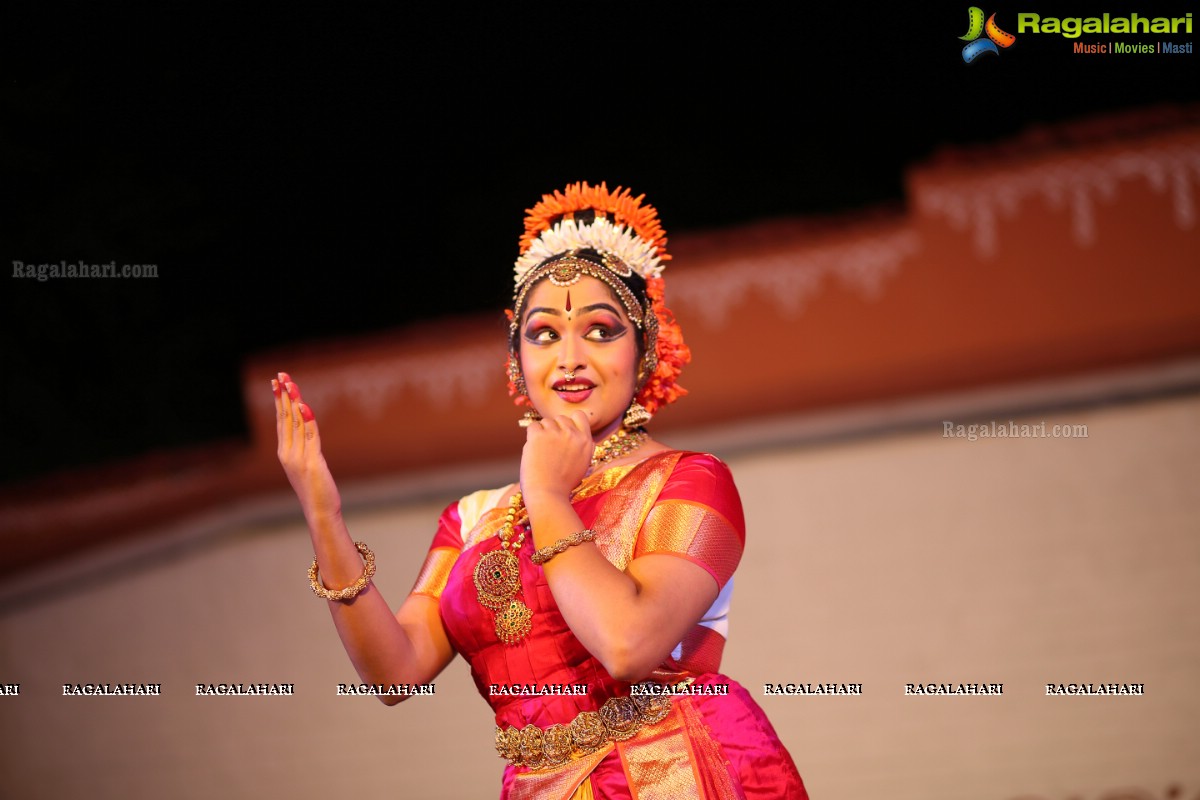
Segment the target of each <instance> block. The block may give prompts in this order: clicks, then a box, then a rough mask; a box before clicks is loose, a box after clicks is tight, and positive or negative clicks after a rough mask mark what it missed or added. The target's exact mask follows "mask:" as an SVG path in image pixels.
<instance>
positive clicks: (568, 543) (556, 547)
mask: <svg viewBox="0 0 1200 800" xmlns="http://www.w3.org/2000/svg"><path fill="white" fill-rule="evenodd" d="M595 539H596V534H594V533H592V529H591V528H584V529H583V530H581V531H580V532H579V533H575V534H572V535H570V536H568V537H567V538H565V539H559V540H558V541H557V542H555V543H554V544H553V545H551V546H550V547H543V548H542V549H541V550H535V551H534V553H533V555H532V556H530V557H529V560H530V561H532V562H533V563H535V564H545V563H546V562H547V561H549V560H550V559H552V558H554V557H555V556H556V555H558V554H559V553H565V552H567V548H568V547H574V546H575V545H577V544H583V543H584V542H591V541H595Z"/></svg>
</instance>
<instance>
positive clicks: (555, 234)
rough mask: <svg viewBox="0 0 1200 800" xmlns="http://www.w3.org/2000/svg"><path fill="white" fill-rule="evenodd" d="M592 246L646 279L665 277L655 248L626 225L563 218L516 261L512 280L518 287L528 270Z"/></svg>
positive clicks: (605, 220)
mask: <svg viewBox="0 0 1200 800" xmlns="http://www.w3.org/2000/svg"><path fill="white" fill-rule="evenodd" d="M589 247H590V248H592V249H593V250H597V251H599V252H604V253H611V254H612V255H614V256H616V257H617V258H619V259H621V260H622V261H623V262H625V263H626V264H628V265H629V267H630V268H631V269H633V271H634V272H636V273H638V274H639V275H641V276H642V277H643V278H660V277H662V270H663V267H662V263H661V259H660V258H659V257H658V255H657V253H656V250H655V248H654V245H652V244H650V243H649V242H647V241H646V240H645V239H643V238H641V237H640V236H638V235H637V234H636V233H634V232H633V230H632V229H630V228H627V227H626V226H624V225H613V224H612V223H611V222H609V221H608V220H607V219H605V218H603V217H602V218H600V219H597V220H595V221H594V222H591V223H589V224H586V225H580V224H577V223H576V222H575V220H573V219H564V220H562V221H560V222H559V223H558V224H557V225H555V226H554V227H553V228H548V229H547V230H544V231H542V233H541V235H540V236H538V238H537V239H535V240H534V241H533V244H531V245H530V246H529V249H528V250H526V251H525V254H524V255H522V256H521V257H520V258H518V259H517V262H516V264H515V265H514V266H513V272H514V273H515V275H514V276H513V280H514V282H515V283H518V284H519V283H520V282H521V279H522V278H524V277H525V275H526V273H528V272H529V270H531V269H533V268H534V267H536V266H537V265H538V264H540V263H542V262H543V261H545V260H546V259H548V258H552V257H553V256H557V255H560V254H562V253H565V252H567V251H568V250H583V249H586V248H589Z"/></svg>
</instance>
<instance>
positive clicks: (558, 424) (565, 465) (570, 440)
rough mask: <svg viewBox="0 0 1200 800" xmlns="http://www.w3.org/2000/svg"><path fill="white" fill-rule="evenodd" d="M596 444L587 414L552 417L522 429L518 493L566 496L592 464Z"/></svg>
mask: <svg viewBox="0 0 1200 800" xmlns="http://www.w3.org/2000/svg"><path fill="white" fill-rule="evenodd" d="M595 449H596V445H595V442H594V441H593V440H592V429H591V424H590V422H589V421H588V417H587V414H585V413H583V412H582V411H576V412H574V413H572V414H571V415H570V416H562V417H552V418H550V419H544V420H542V421H540V422H535V423H533V424H532V425H530V426H529V427H528V428H526V429H525V447H524V448H523V449H522V451H521V493H522V494H523V495H524V496H525V497H531V496H535V497H537V496H557V497H562V498H566V497H569V496H570V494H571V491H572V490H573V489H574V488H575V487H576V486H578V485H579V484H580V482H581V481H582V480H583V478H584V476H585V475H587V471H588V469H589V468H590V467H591V465H592V454H593V453H594V452H595Z"/></svg>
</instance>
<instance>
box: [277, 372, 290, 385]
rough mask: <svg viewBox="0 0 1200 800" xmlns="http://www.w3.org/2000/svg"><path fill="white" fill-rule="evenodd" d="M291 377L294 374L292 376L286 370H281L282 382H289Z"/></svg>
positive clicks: (280, 377)
mask: <svg viewBox="0 0 1200 800" xmlns="http://www.w3.org/2000/svg"><path fill="white" fill-rule="evenodd" d="M291 379H292V376H291V375H288V374H287V373H286V372H281V373H279V382H280V383H287V382H289V381H290V380H291Z"/></svg>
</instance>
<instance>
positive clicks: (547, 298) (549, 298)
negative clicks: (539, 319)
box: [525, 275, 628, 321]
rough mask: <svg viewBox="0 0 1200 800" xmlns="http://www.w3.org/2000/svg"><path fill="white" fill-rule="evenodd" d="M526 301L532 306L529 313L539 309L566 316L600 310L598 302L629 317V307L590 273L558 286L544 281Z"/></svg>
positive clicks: (624, 318)
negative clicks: (567, 284) (622, 304)
mask: <svg viewBox="0 0 1200 800" xmlns="http://www.w3.org/2000/svg"><path fill="white" fill-rule="evenodd" d="M525 305H526V307H527V308H528V309H529V311H527V312H526V316H527V317H528V316H529V315H530V314H532V313H534V312H536V311H543V312H546V313H550V312H559V314H560V315H562V316H570V315H572V314H578V313H580V312H583V311H590V310H596V309H594V308H593V307H594V306H606V307H607V308H611V309H612V310H613V311H614V312H615V313H616V314H617V315H618V316H619V317H620V318H621V319H622V320H625V321H628V317H627V315H626V313H625V309H624V308H623V307H622V306H621V301H620V300H619V299H617V296H616V295H615V294H614V293H613V291H612V289H610V288H608V286H606V285H605V284H604V283H603V282H602V281H599V280H597V279H595V278H593V277H591V276H589V275H584V276H581V277H580V278H579V280H578V281H577V282H575V283H573V284H571V285H570V286H555V285H554V284H553V283H551V282H550V281H542V282H541V283H539V284H538V285H537V286H535V287H534V288H533V289H532V290H531V291H530V292H529V296H528V297H527V298H526V300H525Z"/></svg>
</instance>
